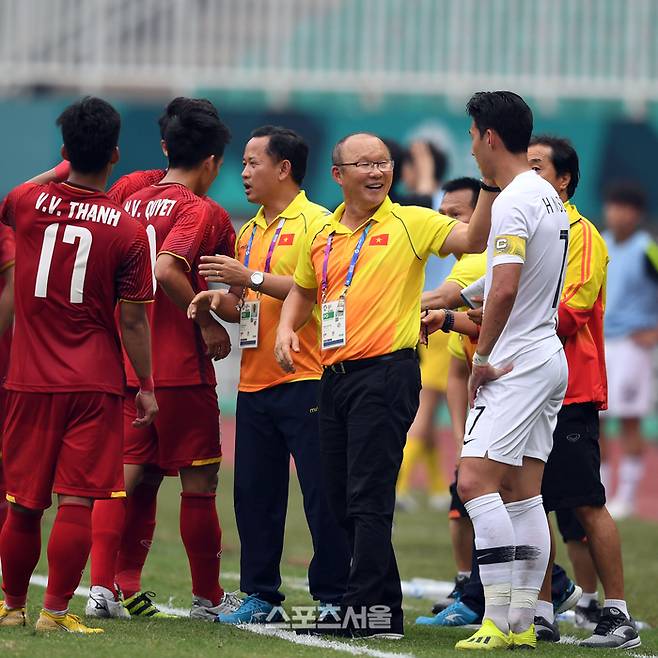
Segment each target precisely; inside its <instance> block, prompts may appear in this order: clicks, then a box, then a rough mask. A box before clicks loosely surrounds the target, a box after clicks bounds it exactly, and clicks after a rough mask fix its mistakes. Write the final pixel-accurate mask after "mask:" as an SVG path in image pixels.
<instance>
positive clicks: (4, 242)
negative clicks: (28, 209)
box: [0, 224, 16, 272]
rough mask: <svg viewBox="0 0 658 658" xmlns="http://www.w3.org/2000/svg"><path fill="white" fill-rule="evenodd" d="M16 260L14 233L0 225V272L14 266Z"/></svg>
mask: <svg viewBox="0 0 658 658" xmlns="http://www.w3.org/2000/svg"><path fill="white" fill-rule="evenodd" d="M15 258H16V238H15V237H14V232H13V231H12V230H11V229H10V228H9V227H8V226H4V225H2V224H0V272H4V271H5V270H6V269H7V268H8V267H11V266H12V265H13V264H14V260H15Z"/></svg>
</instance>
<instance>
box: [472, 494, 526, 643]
mask: <svg viewBox="0 0 658 658" xmlns="http://www.w3.org/2000/svg"><path fill="white" fill-rule="evenodd" d="M465 507H466V510H467V511H468V515H469V516H470V517H471V522H472V523H473V530H474V531H475V549H476V557H477V561H478V565H479V567H480V579H481V580H482V587H483V589H484V618H485V619H490V620H491V621H492V622H493V623H494V624H495V625H496V626H497V627H498V628H499V629H500V630H501V631H502V632H503V633H507V632H508V631H509V622H508V616H509V606H510V599H511V593H512V565H513V561H514V528H513V527H512V522H511V520H510V517H509V514H508V513H507V510H506V509H505V505H504V504H503V499H502V498H501V497H500V494H499V493H492V494H485V495H484V496H479V497H478V498H474V499H473V500H469V501H468V502H467V503H466V504H465Z"/></svg>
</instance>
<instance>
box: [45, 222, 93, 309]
mask: <svg viewBox="0 0 658 658" xmlns="http://www.w3.org/2000/svg"><path fill="white" fill-rule="evenodd" d="M59 226H60V225H59V224H57V223H54V224H49V225H48V226H47V227H46V230H45V231H44V233H43V244H42V245H41V255H40V256H39V267H38V268H37V280H36V284H35V286H34V296H35V297H47V296H48V277H49V275H50V266H51V263H52V260H53V253H54V251H55V242H56V241H57V231H58V229H59ZM76 240H78V250H77V253H76V255H75V263H74V265H73V274H72V276H71V294H70V297H69V298H70V300H71V303H72V304H82V302H83V291H84V285H85V275H86V273H87V260H88V259H89V251H90V250H91V241H92V233H91V231H90V230H89V229H86V228H84V227H83V226H72V225H70V224H69V225H68V226H66V228H65V229H64V236H63V238H62V241H63V242H65V243H66V244H75V241H76Z"/></svg>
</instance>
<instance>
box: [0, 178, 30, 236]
mask: <svg viewBox="0 0 658 658" xmlns="http://www.w3.org/2000/svg"><path fill="white" fill-rule="evenodd" d="M35 187H37V184H36V183H23V184H22V185H19V186H18V187H15V188H14V189H13V190H12V191H11V192H10V193H9V194H8V195H7V196H6V197H5V198H4V201H3V202H2V205H0V221H1V222H2V223H3V224H7V226H11V227H12V228H16V206H17V205H18V202H19V201H20V200H21V198H22V197H23V195H24V194H27V193H28V192H29V191H30V190H33V189H34V188H35Z"/></svg>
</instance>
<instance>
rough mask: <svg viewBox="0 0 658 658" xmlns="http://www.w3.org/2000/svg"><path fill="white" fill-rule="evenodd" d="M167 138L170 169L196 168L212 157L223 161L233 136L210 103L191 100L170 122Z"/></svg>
mask: <svg viewBox="0 0 658 658" xmlns="http://www.w3.org/2000/svg"><path fill="white" fill-rule="evenodd" d="M175 100H178V99H175ZM172 102H173V101H172ZM170 105H171V103H170ZM163 139H164V141H165V144H166V145H167V153H168V157H169V166H170V167H175V168H181V169H193V168H194V167H196V166H197V165H199V163H201V162H202V161H203V160H205V159H206V158H207V157H209V156H211V155H212V156H214V157H215V158H221V157H222V156H223V155H224V149H225V148H226V145H227V144H228V143H229V141H230V140H231V133H230V131H229V129H228V128H227V127H226V125H225V124H224V123H223V122H222V120H221V119H220V118H219V114H218V113H217V110H216V108H215V106H214V105H213V104H212V103H210V101H206V100H201V99H196V98H189V99H187V102H182V101H181V102H179V104H178V106H177V108H176V114H174V115H173V116H170V117H169V119H168V120H166V124H165V128H164V136H163Z"/></svg>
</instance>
